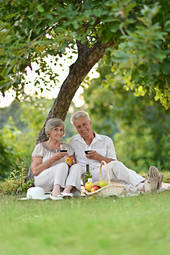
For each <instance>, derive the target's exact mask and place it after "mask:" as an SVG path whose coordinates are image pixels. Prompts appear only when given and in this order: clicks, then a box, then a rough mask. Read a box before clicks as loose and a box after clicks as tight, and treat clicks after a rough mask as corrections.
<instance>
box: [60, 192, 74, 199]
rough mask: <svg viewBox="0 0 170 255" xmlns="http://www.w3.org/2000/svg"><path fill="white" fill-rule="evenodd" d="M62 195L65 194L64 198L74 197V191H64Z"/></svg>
mask: <svg viewBox="0 0 170 255" xmlns="http://www.w3.org/2000/svg"><path fill="white" fill-rule="evenodd" d="M62 196H63V198H72V197H73V193H65V192H62Z"/></svg>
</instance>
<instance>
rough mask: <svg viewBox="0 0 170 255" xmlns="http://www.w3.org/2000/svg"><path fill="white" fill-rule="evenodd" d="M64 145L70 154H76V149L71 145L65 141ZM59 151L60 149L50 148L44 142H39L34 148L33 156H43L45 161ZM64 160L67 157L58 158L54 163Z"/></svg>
mask: <svg viewBox="0 0 170 255" xmlns="http://www.w3.org/2000/svg"><path fill="white" fill-rule="evenodd" d="M62 145H63V147H64V148H63V149H66V150H67V153H68V154H69V155H73V154H74V151H73V149H72V148H71V146H70V145H68V144H66V143H63V144H62ZM57 151H59V150H52V149H50V148H47V146H46V145H45V144H44V143H38V144H37V145H36V146H35V148H34V150H33V153H32V157H42V162H43V163H44V162H45V161H46V160H47V159H49V158H51V157H52V156H53V155H54V154H55V153H56V152H57ZM64 160H65V157H63V158H61V159H59V160H57V161H56V162H55V163H54V164H53V165H55V164H59V163H62V162H64Z"/></svg>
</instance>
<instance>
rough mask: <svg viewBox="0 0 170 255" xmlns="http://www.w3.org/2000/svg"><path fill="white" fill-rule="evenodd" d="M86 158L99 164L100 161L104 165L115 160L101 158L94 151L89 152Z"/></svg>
mask: <svg viewBox="0 0 170 255" xmlns="http://www.w3.org/2000/svg"><path fill="white" fill-rule="evenodd" d="M86 157H87V158H88V159H94V160H97V161H99V162H101V161H102V160H104V161H105V162H106V163H109V162H111V161H114V160H115V159H113V158H107V157H103V156H102V155H101V154H99V153H97V152H96V151H95V150H91V151H89V152H88V154H87V155H86Z"/></svg>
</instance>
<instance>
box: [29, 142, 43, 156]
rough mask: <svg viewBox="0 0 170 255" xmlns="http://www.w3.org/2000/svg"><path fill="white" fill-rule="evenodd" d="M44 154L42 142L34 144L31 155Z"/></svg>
mask: <svg viewBox="0 0 170 255" xmlns="http://www.w3.org/2000/svg"><path fill="white" fill-rule="evenodd" d="M43 156H44V148H43V146H42V143H39V144H37V145H36V146H35V148H34V150H33V153H32V157H43Z"/></svg>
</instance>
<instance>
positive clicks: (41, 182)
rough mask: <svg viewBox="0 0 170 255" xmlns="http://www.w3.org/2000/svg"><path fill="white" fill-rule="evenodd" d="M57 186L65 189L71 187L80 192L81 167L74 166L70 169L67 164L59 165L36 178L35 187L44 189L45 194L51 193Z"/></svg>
mask: <svg viewBox="0 0 170 255" xmlns="http://www.w3.org/2000/svg"><path fill="white" fill-rule="evenodd" d="M56 184H59V185H60V186H61V188H63V189H64V188H65V187H66V186H68V185H71V186H73V187H75V189H76V190H78V191H79V192H80V190H81V167H80V166H79V165H78V164H74V165H72V166H71V167H70V168H69V167H68V165H67V164H66V163H59V164H56V165H55V166H52V167H49V168H48V169H46V170H44V171H43V172H41V173H40V174H39V175H38V176H34V185H35V186H36V187H42V188H43V189H44V190H45V192H50V191H51V190H52V189H53V187H54V185H56Z"/></svg>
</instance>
